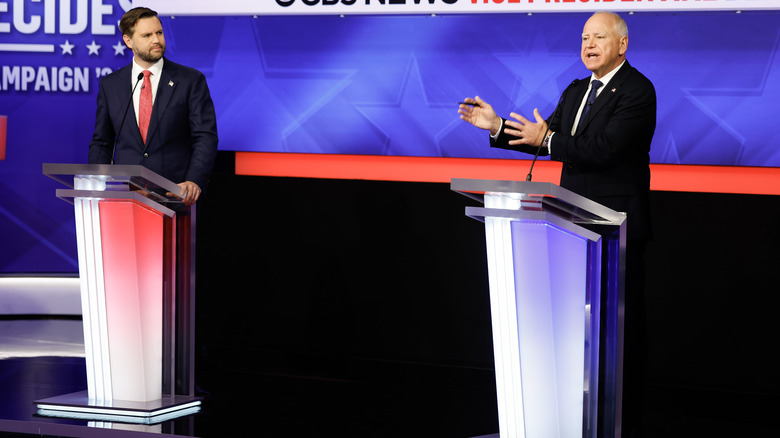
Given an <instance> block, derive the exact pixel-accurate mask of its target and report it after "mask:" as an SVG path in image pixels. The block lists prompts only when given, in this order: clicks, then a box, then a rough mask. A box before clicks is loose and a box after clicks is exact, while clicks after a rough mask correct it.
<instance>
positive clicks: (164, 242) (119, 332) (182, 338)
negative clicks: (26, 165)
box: [35, 163, 202, 424]
mask: <svg viewBox="0 0 780 438" xmlns="http://www.w3.org/2000/svg"><path fill="white" fill-rule="evenodd" d="M43 173H44V174H46V175H48V176H49V177H51V178H53V179H55V180H57V181H59V182H61V183H63V184H64V185H65V186H67V188H63V189H57V192H56V194H57V197H59V198H61V199H63V200H66V201H68V202H71V203H72V204H73V205H74V207H75V215H76V236H77V244H78V260H79V281H80V289H81V307H82V318H83V325H84V348H85V359H86V372H87V373H86V374H87V390H86V391H82V392H77V393H73V394H66V395H61V396H57V397H51V398H47V399H43V400H37V401H36V402H35V403H36V404H37V407H38V413H39V414H40V415H44V416H54V417H66V418H78V419H86V420H94V421H113V422H125V423H139V424H156V423H159V422H163V421H166V420H170V419H173V418H177V417H180V416H184V415H188V414H193V413H195V412H198V411H199V410H200V405H201V402H202V399H201V398H200V397H197V396H195V394H194V392H195V383H194V369H193V364H194V339H195V337H194V336H195V327H194V316H195V306H194V304H195V301H194V281H195V277H194V260H195V257H194V255H195V242H194V231H195V230H194V228H195V221H194V210H192V209H191V208H188V207H185V206H184V205H183V204H182V203H181V198H179V197H178V196H174V195H172V194H173V193H176V194H178V193H179V186H178V185H176V184H174V183H173V182H171V181H169V180H167V179H165V178H163V177H161V176H160V175H158V174H156V173H154V172H152V171H150V170H148V169H146V168H144V167H143V166H135V165H91V164H90V165H86V164H49V163H47V164H44V165H43Z"/></svg>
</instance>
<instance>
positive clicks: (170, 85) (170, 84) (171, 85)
mask: <svg viewBox="0 0 780 438" xmlns="http://www.w3.org/2000/svg"><path fill="white" fill-rule="evenodd" d="M168 86H169V87H173V81H168ZM612 91H615V90H612Z"/></svg>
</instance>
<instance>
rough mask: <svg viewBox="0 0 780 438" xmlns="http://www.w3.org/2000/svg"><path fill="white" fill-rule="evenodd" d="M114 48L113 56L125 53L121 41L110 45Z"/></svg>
mask: <svg viewBox="0 0 780 438" xmlns="http://www.w3.org/2000/svg"><path fill="white" fill-rule="evenodd" d="M111 47H113V48H114V56H123V55H124V54H125V45H124V44H123V43H122V41H120V42H118V43H116V44H114V45H113V46H111Z"/></svg>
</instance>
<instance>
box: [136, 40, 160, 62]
mask: <svg viewBox="0 0 780 438" xmlns="http://www.w3.org/2000/svg"><path fill="white" fill-rule="evenodd" d="M155 47H158V46H152V47H149V50H147V51H145V52H141V51H137V52H135V54H136V55H138V57H139V58H141V59H142V60H143V61H146V62H148V63H151V64H154V63H155V62H157V61H159V60H160V58H162V57H163V56H164V55H165V45H164V44H160V45H159V47H160V48H161V49H162V50H160V53H154V52H152V49H154V48H155Z"/></svg>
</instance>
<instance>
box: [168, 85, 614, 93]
mask: <svg viewBox="0 0 780 438" xmlns="http://www.w3.org/2000/svg"><path fill="white" fill-rule="evenodd" d="M171 85H173V83H171ZM615 91H617V88H613V89H612V92H613V93H614V92H615Z"/></svg>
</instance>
